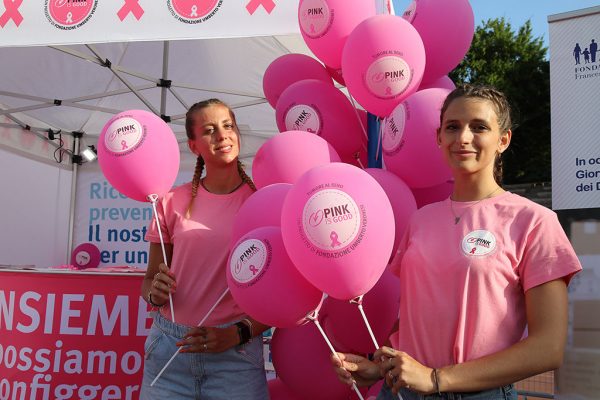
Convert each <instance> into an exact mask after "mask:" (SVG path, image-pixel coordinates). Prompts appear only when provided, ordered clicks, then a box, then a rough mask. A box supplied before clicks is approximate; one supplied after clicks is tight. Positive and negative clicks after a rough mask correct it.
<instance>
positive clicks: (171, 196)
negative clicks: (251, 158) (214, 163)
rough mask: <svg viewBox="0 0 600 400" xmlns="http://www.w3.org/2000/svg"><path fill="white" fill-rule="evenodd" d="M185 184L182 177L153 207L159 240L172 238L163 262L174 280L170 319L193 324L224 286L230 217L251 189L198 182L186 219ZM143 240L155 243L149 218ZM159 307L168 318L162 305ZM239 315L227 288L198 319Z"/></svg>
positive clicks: (217, 320) (219, 320)
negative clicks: (224, 190) (226, 190)
mask: <svg viewBox="0 0 600 400" xmlns="http://www.w3.org/2000/svg"><path fill="white" fill-rule="evenodd" d="M191 187H192V186H191V183H187V184H185V185H181V186H179V187H177V188H175V189H173V190H172V191H171V192H169V193H167V194H166V195H165V196H164V198H163V199H162V200H161V202H160V203H159V204H158V207H157V213H158V216H159V220H160V221H161V231H162V235H163V239H164V241H165V243H171V244H173V259H172V260H171V265H170V266H169V267H170V268H171V271H173V273H174V274H175V279H176V281H177V291H176V293H175V294H174V295H173V308H174V311H175V319H176V321H175V322H177V323H178V324H182V325H187V326H196V325H197V324H198V323H199V322H200V321H201V320H202V318H203V317H204V316H205V315H206V313H207V312H208V311H209V310H210V308H211V307H212V306H213V304H215V302H216V301H217V299H218V298H219V297H220V296H221V294H222V293H223V291H224V290H225V289H226V288H227V279H226V268H227V259H228V257H229V250H230V239H231V230H232V224H233V219H234V217H235V214H236V213H237V211H238V209H239V208H240V206H241V205H242V203H243V202H244V201H245V200H246V199H247V198H248V197H249V196H250V195H251V194H252V189H251V188H250V187H249V186H248V185H242V186H241V187H240V188H239V189H237V190H236V191H234V192H233V193H230V194H213V193H210V192H207V191H206V190H205V189H204V188H203V187H202V186H200V187H199V188H198V194H197V196H196V198H195V200H194V206H193V208H192V215H191V218H189V219H188V218H186V217H185V213H186V210H187V207H188V204H189V201H190V199H191V198H192V197H191V196H192V195H191ZM146 240H148V241H150V242H153V243H160V237H159V235H158V229H157V227H156V223H155V222H154V220H153V221H152V223H151V224H150V228H149V230H148V233H147V235H146ZM161 312H162V313H163V315H164V316H165V317H166V318H168V319H171V315H170V310H169V309H168V307H165V308H163V309H161ZM243 315H244V312H243V311H242V310H241V309H240V307H239V306H238V305H237V304H236V303H235V301H234V300H233V297H232V296H231V293H228V294H227V295H226V296H225V297H224V298H223V300H221V302H219V304H218V305H217V307H216V308H215V309H214V311H213V312H212V313H211V315H210V316H209V318H208V319H207V320H206V322H205V323H204V324H203V325H204V326H217V325H221V324H224V323H227V322H232V321H235V320H239V319H240V318H241V317H242V316H243Z"/></svg>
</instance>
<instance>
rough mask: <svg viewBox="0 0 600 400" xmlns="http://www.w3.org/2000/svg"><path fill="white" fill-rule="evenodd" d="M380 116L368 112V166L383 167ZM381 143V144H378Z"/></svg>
mask: <svg viewBox="0 0 600 400" xmlns="http://www.w3.org/2000/svg"><path fill="white" fill-rule="evenodd" d="M380 124H381V122H380V121H379V117H377V116H376V115H373V114H371V113H367V137H368V140H369V141H368V144H367V167H369V168H381V167H382V166H383V164H382V162H381V143H380V139H379V125H380ZM378 144H379V146H377V145H378Z"/></svg>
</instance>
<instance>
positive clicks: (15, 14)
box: [0, 0, 23, 28]
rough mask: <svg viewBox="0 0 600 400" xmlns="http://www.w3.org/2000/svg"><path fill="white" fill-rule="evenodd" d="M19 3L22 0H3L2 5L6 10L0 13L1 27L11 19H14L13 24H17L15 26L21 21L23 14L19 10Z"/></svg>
mask: <svg viewBox="0 0 600 400" xmlns="http://www.w3.org/2000/svg"><path fill="white" fill-rule="evenodd" d="M21 3H23V0H4V7H5V8H6V11H4V14H2V15H0V26H1V27H3V28H4V26H5V25H6V24H7V23H8V21H10V20H11V19H12V20H13V21H15V25H17V27H18V26H19V25H21V22H23V16H22V15H21V13H20V12H19V7H21Z"/></svg>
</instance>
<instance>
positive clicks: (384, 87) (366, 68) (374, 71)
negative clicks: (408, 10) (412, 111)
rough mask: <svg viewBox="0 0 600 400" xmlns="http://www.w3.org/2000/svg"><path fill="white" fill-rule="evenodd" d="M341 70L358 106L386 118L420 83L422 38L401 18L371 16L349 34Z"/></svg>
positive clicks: (422, 60) (421, 74) (422, 56)
mask: <svg viewBox="0 0 600 400" xmlns="http://www.w3.org/2000/svg"><path fill="white" fill-rule="evenodd" d="M342 70H343V71H344V80H345V81H346V86H347V87H348V90H349V91H350V94H351V95H352V96H354V98H355V99H356V100H357V101H358V102H359V103H360V105H362V106H363V107H364V108H365V110H367V111H369V112H371V113H372V114H375V115H378V116H380V117H387V116H388V115H389V114H390V113H391V112H392V110H393V109H394V107H396V106H397V105H398V104H400V102H402V101H403V100H404V99H405V98H406V97H408V96H409V95H411V94H412V93H414V92H415V91H416V90H417V88H418V87H419V84H420V83H421V78H422V77H423V71H424V70H425V49H424V48H423V41H422V40H421V37H420V36H419V34H418V33H417V31H416V29H415V28H414V27H413V26H412V25H411V24H410V23H408V22H407V21H406V20H404V19H402V18H401V17H397V16H395V15H377V16H375V17H370V18H368V19H366V20H365V21H363V22H361V23H360V25H358V26H357V27H356V28H355V29H354V30H353V31H352V33H351V34H350V36H349V37H348V40H347V41H346V46H345V47H344V52H343V54H342Z"/></svg>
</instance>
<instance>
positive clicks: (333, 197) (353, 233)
mask: <svg viewBox="0 0 600 400" xmlns="http://www.w3.org/2000/svg"><path fill="white" fill-rule="evenodd" d="M360 226H361V217H360V210H359V208H358V206H357V205H356V202H355V201H354V199H352V197H350V196H349V195H348V194H347V193H346V192H343V191H341V190H338V189H324V190H321V191H319V192H316V193H315V194H313V195H312V196H311V197H310V198H309V199H308V201H307V202H306V204H305V205H304V209H303V211H302V227H303V229H304V234H305V235H306V237H307V238H308V239H309V240H310V242H311V243H312V244H313V245H314V246H316V247H317V248H319V249H321V250H330V251H331V250H339V249H343V248H344V247H346V246H348V245H350V244H352V242H353V241H354V239H356V237H357V235H358V234H359V233H360Z"/></svg>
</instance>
